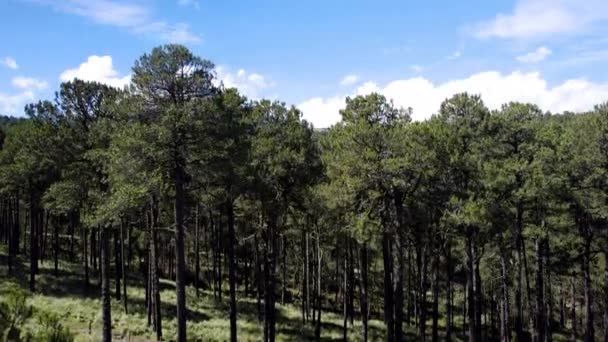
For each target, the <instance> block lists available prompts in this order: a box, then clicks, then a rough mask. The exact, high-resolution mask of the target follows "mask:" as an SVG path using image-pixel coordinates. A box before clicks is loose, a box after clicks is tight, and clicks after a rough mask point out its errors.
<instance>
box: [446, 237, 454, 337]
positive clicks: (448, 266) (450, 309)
mask: <svg viewBox="0 0 608 342" xmlns="http://www.w3.org/2000/svg"><path fill="white" fill-rule="evenodd" d="M445 265H446V266H445V267H446V274H447V280H446V282H447V284H446V296H447V298H446V303H445V306H446V309H447V310H446V311H447V317H446V326H445V340H446V341H448V342H449V341H451V340H452V323H453V319H452V317H453V313H452V312H453V306H452V296H453V295H452V291H453V287H452V245H451V244H450V243H449V242H448V246H447V256H446V260H445Z"/></svg>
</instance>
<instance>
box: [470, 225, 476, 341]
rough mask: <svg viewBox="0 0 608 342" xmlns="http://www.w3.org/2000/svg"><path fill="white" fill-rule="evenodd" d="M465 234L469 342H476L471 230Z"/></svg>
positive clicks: (473, 260)
mask: <svg viewBox="0 0 608 342" xmlns="http://www.w3.org/2000/svg"><path fill="white" fill-rule="evenodd" d="M469 229H470V231H469V232H467V290H468V291H467V292H468V296H467V297H468V308H467V314H468V319H469V320H468V321H469V342H478V340H477V326H476V325H477V324H476V323H477V318H476V314H475V311H476V310H475V307H476V305H475V304H476V294H475V287H476V286H475V284H476V279H475V278H476V277H475V245H474V243H473V240H474V237H473V232H472V229H471V228H469Z"/></svg>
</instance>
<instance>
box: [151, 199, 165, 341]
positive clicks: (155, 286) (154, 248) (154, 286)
mask: <svg viewBox="0 0 608 342" xmlns="http://www.w3.org/2000/svg"><path fill="white" fill-rule="evenodd" d="M150 215H151V220H150V222H151V226H150V233H151V234H150V235H151V236H150V269H151V270H152V272H150V273H151V278H152V279H151V281H150V287H151V291H150V295H151V298H150V299H151V304H152V314H153V318H154V328H155V331H156V339H157V340H158V341H160V340H162V333H163V329H162V318H161V301H160V282H159V279H158V278H159V265H158V263H159V259H160V253H159V247H158V236H157V235H158V232H157V224H158V207H157V202H156V199H155V198H154V197H153V198H152V202H151V206H150Z"/></svg>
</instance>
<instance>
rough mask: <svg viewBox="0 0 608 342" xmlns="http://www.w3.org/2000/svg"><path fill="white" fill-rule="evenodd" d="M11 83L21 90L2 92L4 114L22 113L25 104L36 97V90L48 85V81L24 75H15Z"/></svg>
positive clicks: (1, 107) (2, 110) (0, 103)
mask: <svg viewBox="0 0 608 342" xmlns="http://www.w3.org/2000/svg"><path fill="white" fill-rule="evenodd" d="M11 84H12V85H13V87H15V88H17V89H19V91H18V92H17V93H13V94H9V93H4V92H0V114H3V115H20V114H22V113H23V107H24V106H25V104H26V103H28V102H32V101H34V100H35V99H36V92H37V91H40V90H43V89H46V88H47V87H48V83H47V82H46V81H42V80H38V79H35V78H31V77H23V76H17V77H14V78H13V79H12V80H11Z"/></svg>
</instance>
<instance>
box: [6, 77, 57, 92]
mask: <svg viewBox="0 0 608 342" xmlns="http://www.w3.org/2000/svg"><path fill="white" fill-rule="evenodd" d="M12 83H13V86H14V87H16V88H19V89H25V90H42V89H46V87H48V83H47V82H46V81H41V80H37V79H35V78H32V77H23V76H17V77H15V78H13V80H12Z"/></svg>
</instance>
